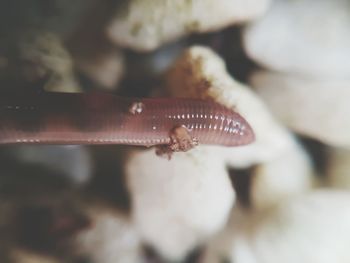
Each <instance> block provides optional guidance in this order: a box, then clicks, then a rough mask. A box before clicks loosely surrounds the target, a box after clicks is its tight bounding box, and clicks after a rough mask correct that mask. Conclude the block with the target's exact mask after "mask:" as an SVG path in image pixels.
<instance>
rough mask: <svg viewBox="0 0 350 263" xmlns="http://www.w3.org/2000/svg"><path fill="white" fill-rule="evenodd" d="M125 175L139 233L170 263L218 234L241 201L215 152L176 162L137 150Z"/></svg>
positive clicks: (179, 155) (180, 155)
mask: <svg viewBox="0 0 350 263" xmlns="http://www.w3.org/2000/svg"><path fill="white" fill-rule="evenodd" d="M125 171H126V177H127V182H128V186H129V191H130V195H131V200H132V209H133V210H132V216H133V220H134V221H135V224H136V228H137V230H138V231H139V233H140V235H141V237H142V239H143V240H144V241H145V242H146V243H147V244H149V245H150V246H152V247H153V248H155V249H156V251H158V252H159V253H160V254H161V255H162V256H164V257H165V258H168V259H170V260H181V259H183V258H184V257H185V256H186V254H187V253H189V252H190V251H191V250H192V249H194V248H195V247H196V246H198V245H200V244H202V243H203V242H205V241H206V240H207V239H208V238H209V237H210V236H212V235H213V234H215V233H216V232H218V231H219V230H220V229H221V228H222V227H223V226H224V225H225V223H226V220H227V218H228V215H229V212H230V209H231V207H232V205H233V202H234V200H235V194H234V192H233V189H232V186H231V182H230V180H229V178H228V174H227V171H226V167H225V164H224V162H223V161H222V159H221V156H220V154H218V152H217V151H214V150H212V149H210V148H206V147H198V148H195V149H193V150H191V151H189V152H186V153H176V154H174V155H173V157H172V159H171V160H170V161H169V160H167V159H165V158H160V157H159V156H156V155H155V152H154V149H150V150H144V151H140V150H138V151H136V150H135V151H133V152H131V153H130V157H129V159H128V161H127V163H126V166H125Z"/></svg>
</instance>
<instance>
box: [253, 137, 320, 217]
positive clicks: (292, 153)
mask: <svg viewBox="0 0 350 263" xmlns="http://www.w3.org/2000/svg"><path fill="white" fill-rule="evenodd" d="M313 175H314V174H313V169H312V165H311V161H310V158H309V156H308V155H307V154H306V152H305V150H304V149H303V148H302V146H301V145H298V143H295V145H293V146H291V147H290V148H289V149H286V150H285V151H284V152H282V153H281V154H280V155H278V156H276V158H275V159H273V160H270V161H267V162H264V163H262V164H259V165H258V166H257V167H256V168H255V169H254V174H253V178H252V182H251V186H250V202H251V206H252V207H253V208H254V209H255V210H258V209H266V208H268V207H271V206H274V205H277V204H280V203H282V202H284V200H285V199H288V198H291V197H293V196H297V195H300V194H302V193H304V192H307V191H310V190H311V188H312V186H313V185H314V177H313Z"/></svg>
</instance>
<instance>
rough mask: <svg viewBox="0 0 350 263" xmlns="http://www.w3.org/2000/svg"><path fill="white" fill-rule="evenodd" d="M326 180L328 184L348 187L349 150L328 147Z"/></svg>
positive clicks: (349, 173) (349, 176) (349, 183)
mask: <svg viewBox="0 0 350 263" xmlns="http://www.w3.org/2000/svg"><path fill="white" fill-rule="evenodd" d="M327 156H328V159H327V171H326V174H327V181H328V184H329V186H331V187H335V188H340V189H347V190H349V189H350V150H348V149H341V148H330V149H329V151H328V152H327Z"/></svg>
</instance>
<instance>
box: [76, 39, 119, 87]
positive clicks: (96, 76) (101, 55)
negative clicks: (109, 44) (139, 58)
mask: <svg viewBox="0 0 350 263" xmlns="http://www.w3.org/2000/svg"><path fill="white" fill-rule="evenodd" d="M103 47H104V46H103V45H102V48H101V46H97V47H95V46H94V47H90V49H86V50H84V52H85V53H83V52H82V53H80V54H75V55H76V56H75V62H76V65H77V67H78V69H79V70H80V71H81V72H83V73H84V74H85V75H87V76H88V77H89V78H90V79H91V80H93V81H94V82H95V83H97V84H98V85H99V86H100V87H102V88H105V89H108V90H114V89H116V88H117V87H118V83H119V82H120V80H121V79H122V77H123V74H124V56H123V53H122V51H121V50H120V49H118V48H115V47H113V48H103Z"/></svg>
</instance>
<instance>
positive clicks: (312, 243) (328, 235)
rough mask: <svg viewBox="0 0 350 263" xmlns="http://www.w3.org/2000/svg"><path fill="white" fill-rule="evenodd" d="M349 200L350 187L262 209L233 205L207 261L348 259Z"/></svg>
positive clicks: (245, 262)
mask: <svg viewBox="0 0 350 263" xmlns="http://www.w3.org/2000/svg"><path fill="white" fill-rule="evenodd" d="M349 202H350V194H349V193H346V192H342V191H326V190H324V191H315V192H313V193H309V194H306V195H303V196H300V197H298V198H292V199H289V200H285V202H282V203H281V204H280V205H279V206H277V207H275V208H274V209H268V210H265V211H260V212H258V213H256V212H248V211H242V210H241V211H235V213H234V214H233V217H232V220H231V222H230V224H229V225H228V226H227V228H226V229H224V230H223V231H222V232H221V234H220V235H218V236H217V238H216V239H215V241H213V242H212V243H211V244H210V246H209V248H208V250H207V252H206V255H205V256H204V259H203V262H205V263H209V262H210V263H219V262H222V261H220V260H222V259H223V258H224V259H227V262H232V263H233V262H235V263H258V262H259V263H260V262H263V263H265V262H266V263H275V262H276V263H277V262H286V263H289V262H290V263H294V262H300V263H329V262H337V263H347V262H349V261H350V252H349V249H348V244H349V242H350V224H349V220H350V209H349Z"/></svg>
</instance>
